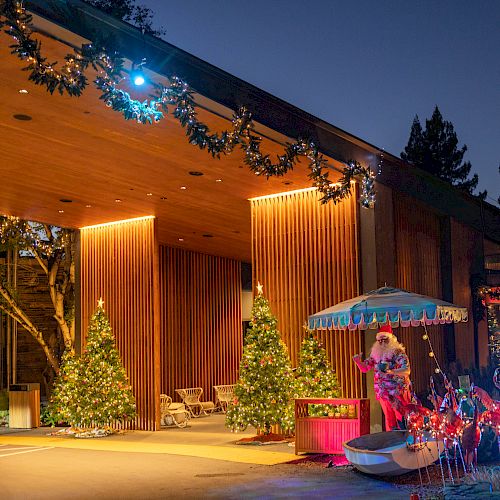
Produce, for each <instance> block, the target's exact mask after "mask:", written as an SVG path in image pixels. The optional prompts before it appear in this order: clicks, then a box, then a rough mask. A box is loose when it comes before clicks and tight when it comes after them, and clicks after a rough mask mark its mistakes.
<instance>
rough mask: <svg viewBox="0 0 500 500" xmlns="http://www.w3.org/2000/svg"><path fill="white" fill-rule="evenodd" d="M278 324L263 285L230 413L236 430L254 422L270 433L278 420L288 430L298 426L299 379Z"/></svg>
mask: <svg viewBox="0 0 500 500" xmlns="http://www.w3.org/2000/svg"><path fill="white" fill-rule="evenodd" d="M276 324H277V321H276V318H275V317H274V316H273V315H272V313H271V310H270V308H269V303H268V301H267V299H266V298H265V297H264V295H263V294H262V286H261V285H259V286H258V294H257V297H256V298H255V300H254V304H253V309H252V320H251V321H250V328H249V329H248V330H247V335H246V338H245V346H244V349H243V357H242V359H241V362H240V379H239V380H238V383H237V384H236V387H235V390H234V394H235V399H234V403H233V404H232V405H230V406H229V408H228V411H227V414H226V426H227V427H229V428H230V429H232V430H236V431H239V430H245V429H246V428H247V427H248V426H249V425H253V426H254V427H255V428H256V429H259V430H261V431H263V432H264V433H265V434H269V433H270V432H271V427H272V426H273V425H275V424H279V425H280V426H281V428H282V429H283V430H284V431H287V430H289V431H291V430H292V429H293V427H294V406H293V404H294V401H293V398H294V397H295V379H294V377H293V373H292V368H291V364H290V359H289V357H288V351H287V347H286V345H285V343H284V342H283V341H282V340H281V338H280V335H279V332H278V330H277V329H276Z"/></svg>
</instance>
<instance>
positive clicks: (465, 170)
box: [401, 106, 486, 197]
mask: <svg viewBox="0 0 500 500" xmlns="http://www.w3.org/2000/svg"><path fill="white" fill-rule="evenodd" d="M466 151H467V146H466V145H465V144H464V145H463V146H462V148H460V149H459V148H458V138H457V134H456V133H455V129H454V127H453V124H452V123H451V122H449V121H446V120H443V116H442V115H441V112H440V111H439V108H438V107H437V106H436V107H435V109H434V112H433V113H432V117H431V119H430V120H426V121H425V130H422V126H421V125H420V121H419V119H418V116H415V118H414V119H413V124H412V127H411V132H410V138H409V139H408V144H407V145H406V147H405V150H404V151H403V152H402V153H401V158H402V159H403V160H405V161H408V162H409V163H412V164H413V165H415V166H416V167H419V168H421V169H423V170H426V171H427V172H430V173H431V174H433V175H436V176H437V177H439V178H441V179H443V180H445V181H447V182H449V183H450V184H451V185H453V186H456V187H457V188H459V189H462V190H464V191H467V192H468V193H470V194H473V191H474V190H475V189H476V187H477V183H478V180H479V179H478V176H477V174H474V175H473V176H472V178H471V179H469V178H468V177H469V174H470V171H471V168H472V165H471V164H470V162H468V161H466V162H463V158H464V155H465V152H466ZM479 196H480V197H485V196H486V192H483V193H480V194H479Z"/></svg>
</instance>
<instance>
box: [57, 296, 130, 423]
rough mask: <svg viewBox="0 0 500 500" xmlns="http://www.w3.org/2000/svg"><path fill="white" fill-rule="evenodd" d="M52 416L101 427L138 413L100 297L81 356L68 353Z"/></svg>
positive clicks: (58, 379) (64, 361)
mask: <svg viewBox="0 0 500 500" xmlns="http://www.w3.org/2000/svg"><path fill="white" fill-rule="evenodd" d="M50 408H51V415H52V418H54V417H59V418H60V419H61V420H64V421H66V422H68V423H69V424H70V425H71V426H73V427H83V428H91V427H96V428H102V427H105V426H106V425H110V424H111V423H112V422H114V421H123V420H127V419H131V418H134V417H135V400H134V395H133V393H132V388H131V387H130V385H129V382H128V379H127V375H126V373H125V369H124V368H123V365H122V362H121V359H120V354H119V353H118V350H117V349H116V346H115V340H114V336H113V332H112V330H111V326H110V324H109V320H108V318H107V316H106V314H105V312H104V309H103V307H102V302H101V301H99V306H98V308H97V310H96V312H95V313H94V315H93V316H92V319H91V320H90V325H89V328H88V332H87V345H86V347H85V350H84V351H83V354H82V356H81V357H80V358H79V359H75V358H74V357H73V356H72V355H65V357H64V360H63V366H62V367H61V373H60V375H59V376H58V378H57V379H56V382H55V387H54V392H53V395H52V398H51V405H50Z"/></svg>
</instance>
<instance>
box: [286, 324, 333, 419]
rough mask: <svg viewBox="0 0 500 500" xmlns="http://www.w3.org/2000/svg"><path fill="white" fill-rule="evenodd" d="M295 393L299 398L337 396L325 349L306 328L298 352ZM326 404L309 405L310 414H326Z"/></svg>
mask: <svg viewBox="0 0 500 500" xmlns="http://www.w3.org/2000/svg"><path fill="white" fill-rule="evenodd" d="M295 375H296V377H297V393H298V395H299V397H301V398H338V397H339V395H340V388H339V384H338V382H337V377H336V375H335V373H334V371H333V370H332V368H331V366H330V362H329V361H328V357H327V354H326V351H325V349H324V348H323V346H322V345H321V343H320V342H319V340H318V339H317V338H315V337H314V335H313V333H312V332H311V331H310V330H308V334H307V336H306V338H305V339H304V340H303V341H302V346H301V348H300V353H299V366H298V368H297V371H296V373H295ZM327 410H328V406H326V405H309V413H310V414H311V415H323V414H326V413H327Z"/></svg>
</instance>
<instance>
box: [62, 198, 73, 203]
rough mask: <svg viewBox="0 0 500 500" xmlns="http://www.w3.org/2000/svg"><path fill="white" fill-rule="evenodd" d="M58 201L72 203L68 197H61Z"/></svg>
mask: <svg viewBox="0 0 500 500" xmlns="http://www.w3.org/2000/svg"><path fill="white" fill-rule="evenodd" d="M59 201H60V202H61V203H73V200H68V198H61V199H60V200H59Z"/></svg>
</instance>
